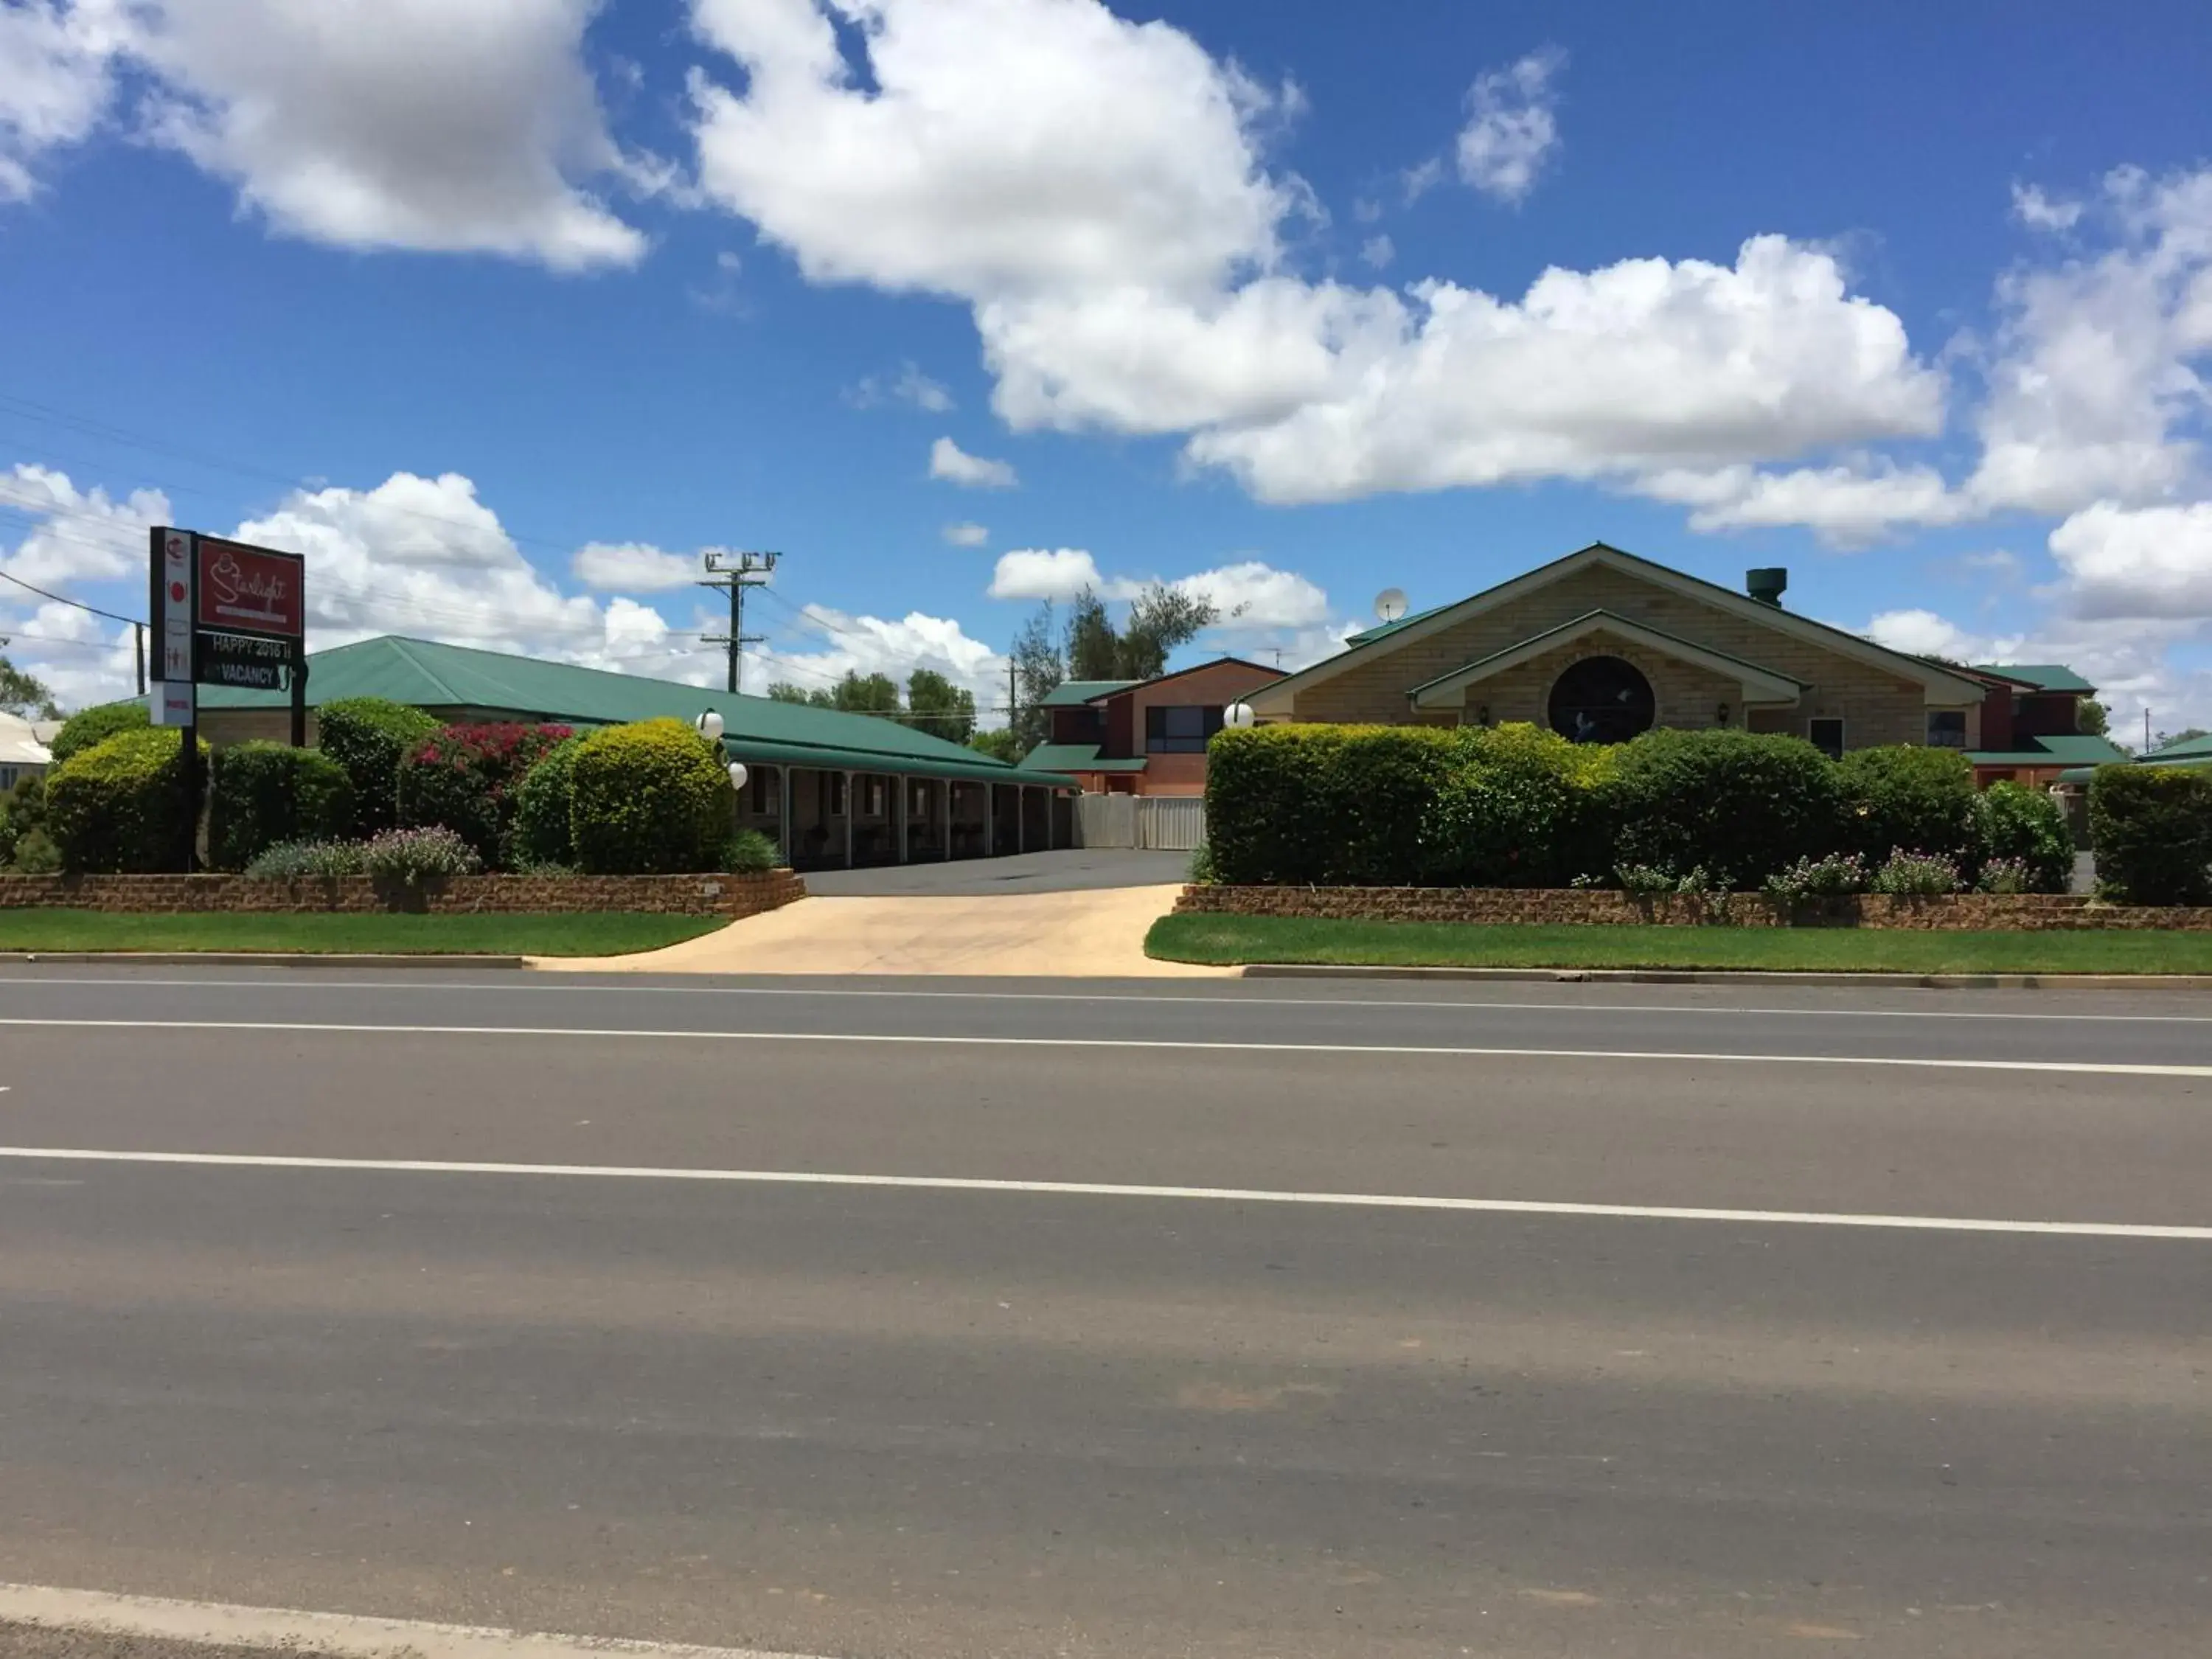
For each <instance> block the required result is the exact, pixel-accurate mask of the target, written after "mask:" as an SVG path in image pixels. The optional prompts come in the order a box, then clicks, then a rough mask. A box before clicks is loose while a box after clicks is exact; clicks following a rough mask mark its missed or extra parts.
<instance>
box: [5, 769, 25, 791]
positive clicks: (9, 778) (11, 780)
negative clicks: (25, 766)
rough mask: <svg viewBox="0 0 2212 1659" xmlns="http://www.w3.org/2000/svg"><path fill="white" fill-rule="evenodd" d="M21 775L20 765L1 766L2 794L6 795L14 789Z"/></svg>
mask: <svg viewBox="0 0 2212 1659" xmlns="http://www.w3.org/2000/svg"><path fill="white" fill-rule="evenodd" d="M21 775H22V768H21V767H19V766H0V795H4V794H6V793H8V792H9V790H10V789H13V788H14V787H15V780H16V779H17V778H19V777H21Z"/></svg>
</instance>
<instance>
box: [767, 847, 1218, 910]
mask: <svg viewBox="0 0 2212 1659" xmlns="http://www.w3.org/2000/svg"><path fill="white" fill-rule="evenodd" d="M1189 870H1190V854H1188V853H1133V852H1129V851H1127V850H1126V849H1122V848H1086V849H1084V850H1081V851H1076V852H1062V853H1024V854H1019V855H1018V856H1017V857H1014V858H1005V859H960V860H955V861H953V862H951V863H949V864H905V865H893V866H888V867H886V868H884V869H880V870H812V871H809V872H807V876H806V890H807V891H808V892H810V893H814V894H818V895H819V896H822V897H823V898H898V897H908V896H911V897H916V898H922V897H928V898H952V897H957V898H980V897H982V896H985V895H987V894H996V893H1073V892H1089V891H1097V890H1105V889H1108V888H1115V887H1171V886H1175V885H1177V884H1180V883H1182V881H1183V879H1184V878H1185V877H1186V876H1187V875H1188V872H1189Z"/></svg>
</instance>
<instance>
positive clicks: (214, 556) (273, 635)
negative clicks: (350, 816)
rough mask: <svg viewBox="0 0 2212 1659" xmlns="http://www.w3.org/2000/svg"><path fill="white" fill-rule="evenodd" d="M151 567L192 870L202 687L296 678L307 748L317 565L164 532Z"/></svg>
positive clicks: (296, 732) (157, 711) (156, 540)
mask: <svg viewBox="0 0 2212 1659" xmlns="http://www.w3.org/2000/svg"><path fill="white" fill-rule="evenodd" d="M149 565H150V569H151V574H152V584H153V586H152V593H151V596H150V597H151V599H152V605H151V608H150V609H149V612H148V614H149V616H150V617H152V619H153V621H154V624H155V629H156V631H157V633H158V634H159V635H160V639H161V651H160V653H159V655H158V656H157V657H156V659H155V665H154V670H155V671H154V679H155V686H154V688H153V690H154V696H153V709H152V714H153V718H154V723H155V725H156V726H177V727H179V728H180V730H181V733H182V737H183V741H184V749H183V752H182V753H181V755H180V756H179V767H178V771H179V774H180V775H182V778H183V781H184V792H185V801H184V805H185V844H184V858H183V866H184V868H185V870H186V871H187V872H189V871H190V870H191V868H192V866H193V863H194V860H195V856H196V844H197V838H198V828H199V801H200V778H199V773H200V763H199V708H198V702H199V700H198V695H197V688H198V687H199V686H202V685H228V686H234V687H237V688H239V689H240V690H252V691H274V690H278V689H279V688H280V687H281V686H283V684H285V682H286V680H287V678H289V683H290V686H291V692H292V698H291V702H292V746H293V747H294V748H295V749H301V748H305V747H306V746H307V648H306V634H307V561H306V560H305V559H303V558H302V557H301V556H300V555H298V554H297V553H279V552H276V551H275V550H272V549H270V548H265V547H249V546H247V545H246V544H244V543H243V542H233V541H226V540H224V539H222V538H220V537H216V536H202V535H199V534H197V533H196V532H192V531H189V530H175V529H172V528H169V527H167V526H156V527H155V530H154V532H153V535H152V550H151V558H150V561H149Z"/></svg>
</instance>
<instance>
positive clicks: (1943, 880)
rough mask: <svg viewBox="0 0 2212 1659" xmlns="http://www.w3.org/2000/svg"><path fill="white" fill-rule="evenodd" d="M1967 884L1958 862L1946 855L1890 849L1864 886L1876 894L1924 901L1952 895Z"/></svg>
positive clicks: (1898, 848)
mask: <svg viewBox="0 0 2212 1659" xmlns="http://www.w3.org/2000/svg"><path fill="white" fill-rule="evenodd" d="M1965 885H1966V883H1965V882H1964V881H1962V880H1960V877H1959V863H1958V860H1956V859H1954V858H1952V857H1951V856H1950V855H1949V854H1947V853H1916V852H1911V851H1908V850H1907V849H1906V848H1902V847H1897V848H1891V849H1890V854H1889V856H1888V857H1887V859H1885V860H1882V866H1881V869H1879V870H1877V871H1875V872H1874V879H1873V880H1872V881H1870V882H1869V883H1868V884H1867V886H1868V887H1869V889H1870V890H1873V891H1875V892H1877V893H1891V894H1900V895H1905V896H1911V897H1916V898H1925V897H1928V896H1930V895H1932V894H1936V893H1955V892H1957V891H1958V890H1960V888H1961V887H1963V886H1965Z"/></svg>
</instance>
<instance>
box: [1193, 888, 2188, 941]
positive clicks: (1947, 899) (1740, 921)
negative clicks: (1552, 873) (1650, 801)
mask: <svg viewBox="0 0 2212 1659" xmlns="http://www.w3.org/2000/svg"><path fill="white" fill-rule="evenodd" d="M1176 914H1177V915H1231V916H1295V917H1299V918H1304V919H1321V920H1329V921H1459V922H1475V923H1482V924H1488V925H1498V924H1517V925H1527V926H1559V925H1562V924H1564V925H1569V926H1573V925H1580V924H1585V923H1592V922H1627V923H1637V922H1658V923H1668V924H1672V925H1675V926H1696V925H1699V924H1701V923H1717V922H1726V923H1729V924H1731V925H1733V926H1735V927H1787V926H1792V925H1794V926H1798V927H1899V928H1917V929H1921V930H1924V931H1931V932H1960V931H1964V930H1969V929H1972V930H1981V929H1987V930H1990V931H1992V932H2002V933H2051V932H2060V931H2069V930H2081V929H2087V928H2180V929H2185V930H2187V931H2189V932H2191V933H2202V932H2206V931H2212V908H2208V909H2161V908H2152V907H2148V906H2146V907H2142V908H2136V907H2132V906H2122V905H2112V904H2097V903H2093V902H2091V901H2090V900H2088V899H2086V898H2076V897H2071V896H2060V895H2048V894H2040V893H2021V894H2008V893H1954V894H1951V895H1948V896H1943V897H1935V898H1893V897H1890V896H1887V895H1884V894H1880V893H1869V894H1865V895H1863V896H1858V897H1854V898H1842V899H1829V900H1825V901H1820V902H1815V903H1813V904H1808V905H1803V906H1800V907H1797V908H1796V909H1794V910H1793V909H1792V908H1790V906H1788V905H1784V904H1778V903H1777V902H1775V901H1773V900H1771V899H1769V898H1767V897H1765V896H1764V895H1762V894H1758V893H1736V894H1731V895H1729V896H1728V897H1727V899H1726V900H1725V901H1724V902H1716V901H1711V900H1707V899H1704V898H1699V897H1676V898H1662V899H1637V898H1632V897H1631V896H1629V895H1627V894H1626V893H1618V892H1603V891H1588V892H1585V891H1581V890H1575V889H1534V888H1514V887H1471V888H1450V887H1227V886H1223V887H1186V888H1185V889H1184V890H1183V891H1182V897H1180V898H1179V899H1177V900H1176Z"/></svg>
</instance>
